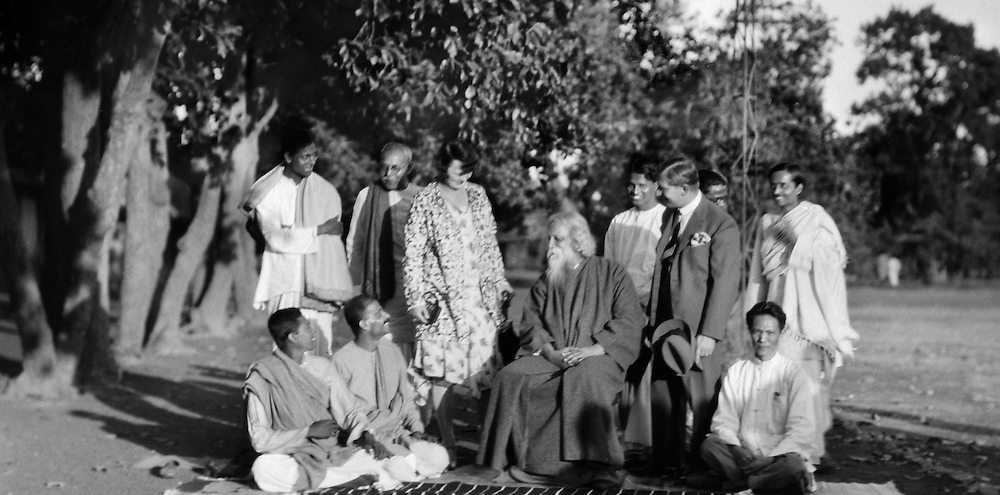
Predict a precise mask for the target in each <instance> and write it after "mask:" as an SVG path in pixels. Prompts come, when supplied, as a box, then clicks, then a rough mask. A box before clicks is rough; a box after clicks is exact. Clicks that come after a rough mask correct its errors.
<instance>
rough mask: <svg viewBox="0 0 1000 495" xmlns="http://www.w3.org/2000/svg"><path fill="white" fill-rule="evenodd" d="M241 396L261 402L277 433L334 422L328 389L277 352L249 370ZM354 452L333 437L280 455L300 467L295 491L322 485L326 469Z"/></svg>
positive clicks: (336, 464) (337, 464)
mask: <svg viewBox="0 0 1000 495" xmlns="http://www.w3.org/2000/svg"><path fill="white" fill-rule="evenodd" d="M243 393H244V396H246V395H247V394H253V395H255V396H256V397H257V398H258V399H259V400H260V402H261V404H263V406H264V409H265V411H267V415H268V416H269V417H270V420H271V427H272V428H273V429H276V430H291V429H298V428H304V427H307V426H309V425H311V424H313V423H315V422H316V421H320V420H324V419H332V418H333V414H332V413H331V411H330V390H329V388H328V387H327V386H326V385H324V384H323V382H322V381H320V380H319V379H317V378H316V377H314V376H312V375H310V374H309V373H308V372H306V371H305V370H303V369H302V367H301V366H299V364H298V363H296V362H295V361H294V360H292V359H291V358H289V357H288V356H286V355H285V354H284V353H283V352H281V351H280V350H276V351H275V352H274V354H272V355H270V356H267V357H265V358H263V359H261V360H259V361H257V362H256V363H254V364H252V365H251V366H250V371H249V372H247V378H246V382H244V385H243ZM356 450H357V448H355V447H341V446H339V445H338V444H337V438H336V437H333V438H309V439H307V440H306V442H305V443H303V444H302V445H299V446H297V447H294V448H291V449H287V451H285V452H279V453H281V454H287V455H290V456H291V457H292V458H294V459H295V461H296V462H297V463H298V464H299V469H300V476H299V479H298V480H297V481H296V483H295V487H294V489H295V490H305V489H308V488H311V487H314V486H316V485H318V484H319V483H320V482H321V481H323V477H324V476H325V475H326V468H327V467H333V466H340V465H342V464H343V463H344V462H346V461H347V459H348V458H349V457H350V456H351V455H352V454H353V453H354V452H355V451H356ZM261 453H262V454H263V453H267V452H261Z"/></svg>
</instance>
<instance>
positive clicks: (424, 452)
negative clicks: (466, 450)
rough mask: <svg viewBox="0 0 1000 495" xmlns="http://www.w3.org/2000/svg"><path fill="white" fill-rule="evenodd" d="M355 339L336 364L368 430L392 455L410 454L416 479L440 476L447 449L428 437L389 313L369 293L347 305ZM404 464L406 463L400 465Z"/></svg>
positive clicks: (338, 355) (335, 357) (346, 313)
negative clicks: (363, 414) (365, 413)
mask: <svg viewBox="0 0 1000 495" xmlns="http://www.w3.org/2000/svg"><path fill="white" fill-rule="evenodd" d="M344 319H345V320H347V324H348V325H350V327H351V331H352V332H354V340H353V341H352V342H348V343H347V344H346V345H345V346H344V347H342V348H341V349H340V350H339V351H337V352H336V353H334V355H333V366H334V368H336V370H337V372H338V373H339V374H340V376H341V377H343V378H344V381H345V382H347V387H348V389H349V390H350V391H351V393H353V394H354V395H355V397H356V398H357V399H358V401H359V402H360V403H361V404H362V407H363V408H364V409H365V410H368V411H369V412H368V418H367V419H368V427H367V428H368V430H369V431H371V432H372V433H373V435H374V436H375V439H376V440H377V441H379V442H382V443H384V444H385V445H386V448H388V449H389V450H390V451H391V452H392V453H393V454H396V455H401V456H407V460H408V461H409V462H410V468H409V471H410V473H411V474H410V476H406V477H405V478H408V479H403V478H404V477H401V476H400V475H399V473H395V472H394V473H393V477H395V478H397V479H401V480H402V481H412V480H415V479H418V478H422V477H426V476H437V475H439V474H441V473H442V472H443V471H444V470H445V468H447V467H448V451H447V450H445V448H444V447H442V446H440V445H437V444H434V443H431V442H427V441H425V438H424V424H423V422H422V421H421V420H420V412H419V410H418V409H417V406H416V403H415V402H414V399H415V396H416V393H415V392H414V390H413V387H412V385H410V382H409V379H408V378H407V374H406V369H407V365H406V359H405V358H404V357H403V353H402V352H401V351H400V349H399V347H398V346H397V345H396V344H394V343H393V341H392V340H390V339H386V338H383V337H385V336H386V335H388V334H389V330H390V329H389V323H388V322H389V314H388V313H386V312H385V310H384V309H383V308H382V305H381V304H379V302H378V300H376V299H375V298H374V297H371V296H357V297H354V298H353V299H351V300H350V301H348V302H347V304H346V305H345V306H344ZM399 468H401V469H405V466H399Z"/></svg>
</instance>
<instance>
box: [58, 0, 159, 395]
mask: <svg viewBox="0 0 1000 495" xmlns="http://www.w3.org/2000/svg"><path fill="white" fill-rule="evenodd" d="M153 7H154V5H152V2H149V3H146V2H144V3H143V5H141V6H140V8H141V9H144V10H145V9H150V10H154V11H155V9H153ZM150 14H153V12H146V15H150ZM144 20H145V19H144ZM124 22H128V21H127V20H126V21H124ZM119 24H121V23H119ZM118 27H120V28H122V29H135V28H134V27H133V26H118ZM165 39H166V34H165V30H164V29H162V27H160V26H155V25H152V24H150V25H149V29H146V30H143V35H142V37H140V38H139V39H137V40H136V42H137V43H136V44H137V47H136V55H135V60H134V63H132V64H127V65H125V66H123V69H122V70H121V72H119V74H118V84H117V87H116V90H115V95H116V98H115V102H114V105H113V109H112V113H111V124H110V126H109V128H108V142H107V147H106V149H105V151H104V154H103V155H102V156H101V162H100V165H99V167H98V169H97V171H96V173H95V174H94V179H93V182H92V183H91V184H89V187H88V188H87V191H86V195H85V196H84V197H81V198H80V199H81V201H77V202H76V204H74V206H73V208H72V211H71V212H70V213H71V217H72V218H73V223H74V225H73V226H74V227H76V235H75V236H74V239H77V244H76V250H75V252H74V258H73V263H72V279H71V281H70V284H69V291H68V292H67V297H66V302H65V304H64V306H63V329H64V332H62V334H61V336H60V337H61V338H60V343H61V345H64V346H65V347H66V349H67V350H68V352H69V353H71V354H73V355H75V356H77V357H78V358H79V362H78V364H77V365H76V370H75V371H76V372H75V376H74V382H75V383H77V384H83V383H85V382H86V381H87V380H88V379H89V378H91V377H92V376H93V375H95V374H101V373H102V372H105V371H115V370H117V364H116V363H115V360H114V357H113V355H112V354H111V350H110V339H109V335H108V331H109V321H108V314H107V312H106V311H104V310H103V309H102V308H101V306H100V301H99V298H100V293H101V287H100V282H99V280H98V271H99V269H100V255H101V246H102V244H103V242H104V238H105V236H106V235H108V233H109V232H111V231H112V229H113V228H115V226H116V225H117V222H118V213H119V210H120V208H121V204H122V202H123V200H124V184H125V183H126V180H125V175H126V172H127V171H128V165H129V162H130V161H131V160H132V159H133V158H134V157H135V150H136V147H137V146H138V144H139V141H140V137H141V136H140V134H141V133H140V129H141V127H142V122H143V121H144V120H145V119H146V101H147V99H148V98H149V95H150V90H151V87H152V82H153V77H154V76H155V74H156V64H157V60H158V59H159V55H160V51H161V49H162V47H163V42H164V40H165Z"/></svg>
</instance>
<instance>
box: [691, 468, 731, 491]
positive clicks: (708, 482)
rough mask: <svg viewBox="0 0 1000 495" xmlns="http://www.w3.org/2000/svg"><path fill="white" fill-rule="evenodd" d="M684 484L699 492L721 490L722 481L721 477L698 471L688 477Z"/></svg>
mask: <svg viewBox="0 0 1000 495" xmlns="http://www.w3.org/2000/svg"><path fill="white" fill-rule="evenodd" d="M684 484H685V485H687V486H689V487H691V488H694V489H697V490H713V491H715V490H721V489H722V479H721V477H720V476H719V475H717V474H715V473H712V472H709V471H698V472H697V473H691V474H689V475H688V477H687V479H686V480H685V481H684Z"/></svg>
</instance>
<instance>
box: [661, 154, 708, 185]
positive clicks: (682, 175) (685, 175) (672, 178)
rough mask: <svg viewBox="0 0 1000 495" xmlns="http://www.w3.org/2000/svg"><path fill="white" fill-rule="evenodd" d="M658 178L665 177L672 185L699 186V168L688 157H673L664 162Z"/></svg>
mask: <svg viewBox="0 0 1000 495" xmlns="http://www.w3.org/2000/svg"><path fill="white" fill-rule="evenodd" d="M656 176H657V178H658V179H659V178H661V177H662V178H664V179H666V180H667V183H668V184H670V185H672V186H692V187H695V188H697V187H698V168H697V167H695V166H694V163H691V161H690V160H688V159H687V158H682V157H678V158H671V159H670V160H667V161H665V162H663V164H662V166H661V167H660V173H658V174H656Z"/></svg>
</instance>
